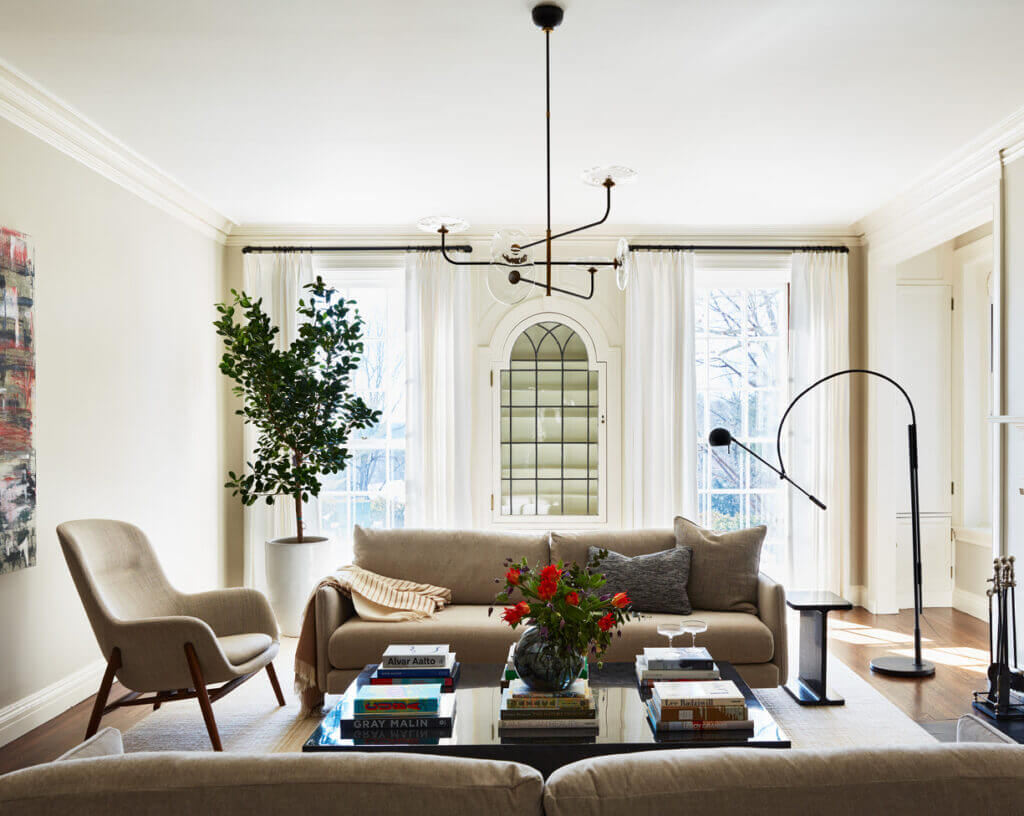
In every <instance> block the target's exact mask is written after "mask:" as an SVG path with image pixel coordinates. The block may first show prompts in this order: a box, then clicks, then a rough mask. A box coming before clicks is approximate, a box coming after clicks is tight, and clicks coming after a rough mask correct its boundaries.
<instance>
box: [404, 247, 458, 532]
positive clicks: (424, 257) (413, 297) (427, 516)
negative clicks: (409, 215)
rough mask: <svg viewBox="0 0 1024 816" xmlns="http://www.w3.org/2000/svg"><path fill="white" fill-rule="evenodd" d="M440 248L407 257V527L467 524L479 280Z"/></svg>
mask: <svg viewBox="0 0 1024 816" xmlns="http://www.w3.org/2000/svg"><path fill="white" fill-rule="evenodd" d="M469 269H470V268H469V267H461V266H453V265H452V264H450V263H448V262H447V261H446V260H445V259H444V258H443V257H441V253H439V252H416V253H410V254H409V255H407V256H406V267H405V285H406V366H407V368H406V373H407V378H408V380H407V382H408V392H407V393H408V414H407V416H408V420H407V422H408V425H407V427H406V449H405V450H406V452H405V457H406V460H405V473H406V476H405V479H406V482H405V490H406V526H408V527H451V528H468V527H472V525H473V513H472V506H471V502H470V461H471V459H470V454H471V448H472V434H471V424H470V423H471V419H472V399H473V394H472V371H473V337H472V326H473V277H472V273H471V272H470V271H469Z"/></svg>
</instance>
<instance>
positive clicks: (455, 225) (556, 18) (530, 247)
mask: <svg viewBox="0 0 1024 816" xmlns="http://www.w3.org/2000/svg"><path fill="white" fill-rule="evenodd" d="M563 15H564V11H563V9H562V7H561V6H559V5H557V4H555V3H540V4H539V5H536V6H534V7H533V12H532V16H533V22H534V23H535V24H536V25H537V26H538V27H539V28H540V29H542V30H543V31H544V51H545V79H544V87H545V93H546V94H547V112H546V114H545V120H544V122H545V127H546V129H547V171H546V172H547V176H546V177H547V230H546V232H545V233H544V237H543V238H535V239H533V240H531V237H530V236H529V234H527V233H526V232H525V231H524V230H522V229H518V228H505V229H500V230H498V232H497V233H495V235H494V240H493V241H492V243H491V260H490V261H456V260H453V259H452V258H450V257H449V256H448V253H447V251H446V246H445V236H446V235H448V233H456V232H462V231H463V230H465V229H467V228H468V226H469V224H467V223H466V222H465V221H463V220H462V219H461V218H455V217H452V216H437V215H434V216H428V217H426V218H421V219H420V221H419V224H418V225H419V227H420V229H422V230H424V231H425V232H438V233H439V234H440V235H441V252H442V254H443V255H444V257H445V260H447V261H448V262H449V263H451V264H455V265H458V266H480V267H485V268H486V269H487V279H486V280H487V288H488V289H489V290H490V292H491V295H492V296H493V297H494V299H495V300H498V301H500V302H502V303H506V304H508V305H514V304H516V303H519V302H520V301H522V300H523V299H525V298H526V297H528V296H529V295H530V293H531V292H532V291H533V289H532V287H541V288H543V289H544V293H545V294H546V295H550V294H551V293H552V292H561V293H562V294H564V295H571V296H572V297H577V298H581V299H582V300H589V299H590V298H592V297H593V296H594V276H595V274H596V273H597V270H598V267H611V268H613V269H615V270H616V276H615V279H616V283H617V284H618V287H619V289H625V288H626V285H627V284H628V283H629V268H628V263H629V244H628V243H627V242H626V240H625V239H624V238H620V239H619V243H618V247H617V249H616V253H615V257H614V258H611V259H608V260H597V261H594V260H575V261H553V260H552V259H551V248H552V244H553V242H554V241H555V240H556V239H558V238H562V237H564V236H566V235H572V234H575V233H578V232H582V231H583V230H586V229H590V228H591V227H596V226H598V225H599V224H603V223H604V222H605V221H606V220H607V218H608V215H609V214H610V213H611V209H612V187H614V186H615V185H616V184H621V183H623V182H627V181H632V180H633V179H634V178H635V177H636V171H634V170H632V169H630V168H629V167H622V166H619V165H608V166H605V167H593V168H591V169H589V170H587V171H585V172H584V173H583V181H584V182H585V183H587V184H591V185H593V186H595V187H604V188H605V198H606V204H605V211H604V215H602V216H601V218H600V219H598V220H597V221H594V222H592V223H590V224H585V225H584V226H582V227H576V228H574V229H569V230H565V231H564V232H560V233H557V234H555V235H552V234H551V32H552V31H553V30H554V29H555V27H556V26H558V25H559V24H560V23H561V22H562V17H563ZM541 244H543V245H544V258H543V259H535V258H534V253H535V251H536V248H537V247H539V246H540V245H541ZM555 266H557V267H562V268H565V267H575V268H581V269H586V270H587V272H588V273H589V278H590V291H589V294H585V295H584V294H581V293H579V292H575V291H573V290H571V289H564V288H561V287H558V286H554V285H552V282H551V274H552V273H551V270H552V267H555ZM536 267H543V268H544V269H545V278H544V280H543V281H540V280H534V279H533V278H531V277H527V275H525V274H523V273H524V272H527V271H530V270H532V269H535V268H536ZM531 274H532V272H531ZM522 284H529V285H528V286H523V285H522Z"/></svg>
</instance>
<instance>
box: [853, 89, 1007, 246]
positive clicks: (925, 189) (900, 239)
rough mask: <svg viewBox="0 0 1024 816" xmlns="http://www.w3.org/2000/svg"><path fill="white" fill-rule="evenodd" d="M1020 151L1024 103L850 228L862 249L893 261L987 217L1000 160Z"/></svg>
mask: <svg viewBox="0 0 1024 816" xmlns="http://www.w3.org/2000/svg"><path fill="white" fill-rule="evenodd" d="M1022 153H1024V108H1021V109H1020V110H1018V111H1016V112H1015V113H1013V114H1012V115H1010V116H1008V117H1007V118H1006V119H1004V120H1003V121H1002V122H1000V123H999V124H997V125H995V126H994V127H992V128H989V129H988V130H986V131H985V132H983V133H981V134H980V135H979V136H977V137H976V138H974V139H972V140H971V141H970V142H968V143H967V144H966V145H964V146H963V147H962V148H960V149H959V150H957V151H956V152H955V153H952V154H951V155H949V156H948V157H947V158H946V159H945V160H944V161H943V162H941V163H940V164H938V165H937V166H935V167H933V168H932V170H931V171H930V172H928V173H926V174H925V175H924V176H922V177H920V178H919V179H918V180H917V181H916V182H915V183H914V184H912V185H911V186H910V187H908V188H907V189H906V190H905V191H904V192H902V193H901V194H900V195H898V196H896V198H894V199H892V200H891V201H889V202H888V203H887V204H884V205H883V206H881V207H879V208H878V209H876V210H874V211H873V212H871V213H869V214H868V215H866V216H864V217H863V218H861V219H860V220H859V221H858V222H857V223H856V224H855V225H854V230H855V231H856V232H858V233H860V234H861V235H862V236H863V239H864V243H865V244H866V245H867V247H868V252H869V253H870V254H871V255H872V256H873V257H874V258H877V259H881V260H883V261H884V262H896V261H899V260H903V259H905V258H908V257H911V256H913V255H915V254H917V253H919V252H923V251H924V250H927V249H929V248H931V247H933V246H935V245H936V244H939V243H943V242H944V241H948V240H950V239H951V238H954V237H956V236H957V235H960V234H962V233H964V232H966V231H968V230H971V229H974V228H975V227H978V226H980V225H982V224H985V223H987V222H988V221H991V220H992V219H993V217H994V215H995V209H994V208H995V202H996V185H997V183H998V181H999V178H1000V175H1001V170H1002V164H1003V163H1004V162H1006V161H1009V160H1010V157H1011V156H1019V155H1022Z"/></svg>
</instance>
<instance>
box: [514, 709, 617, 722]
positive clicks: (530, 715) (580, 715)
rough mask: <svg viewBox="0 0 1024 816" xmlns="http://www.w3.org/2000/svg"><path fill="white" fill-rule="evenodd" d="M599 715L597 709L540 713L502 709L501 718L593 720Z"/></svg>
mask: <svg viewBox="0 0 1024 816" xmlns="http://www.w3.org/2000/svg"><path fill="white" fill-rule="evenodd" d="M596 717H597V710H596V709H591V710H590V711H541V712H540V713H539V715H538V713H537V712H533V711H509V710H508V709H502V710H501V713H500V718H501V719H502V720H531V721H533V722H537V721H538V720H593V719H595V718H596Z"/></svg>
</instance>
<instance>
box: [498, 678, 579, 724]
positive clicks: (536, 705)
mask: <svg viewBox="0 0 1024 816" xmlns="http://www.w3.org/2000/svg"><path fill="white" fill-rule="evenodd" d="M554 729H557V730H558V731H559V733H566V732H570V733H575V734H579V733H588V734H592V733H596V732H597V729H598V721H597V707H596V706H595V704H594V695H593V694H592V693H591V691H590V683H589V682H588V681H587V680H585V679H583V678H580V679H578V680H576V681H574V682H573V684H572V685H571V686H569V688H567V689H566V690H565V691H558V692H547V691H533V690H532V689H530V688H528V687H527V685H526V684H525V683H524V682H523V681H522V680H519V679H518V678H517V679H514V680H512V681H511V682H510V683H509V687H508V688H507V689H505V690H504V691H502V693H501V711H500V717H499V720H498V731H499V733H501V734H506V735H508V734H525V733H532V732H537V731H551V730H554Z"/></svg>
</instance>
